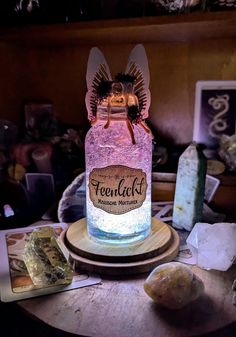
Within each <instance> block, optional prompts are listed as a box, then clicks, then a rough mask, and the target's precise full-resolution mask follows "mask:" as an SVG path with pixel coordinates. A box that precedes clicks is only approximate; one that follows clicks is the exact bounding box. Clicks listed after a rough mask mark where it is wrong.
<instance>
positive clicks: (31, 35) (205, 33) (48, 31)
mask: <svg viewBox="0 0 236 337" xmlns="http://www.w3.org/2000/svg"><path fill="white" fill-rule="evenodd" d="M234 37H236V11H230V12H205V13H200V12H198V13H190V14H182V15H169V16H156V17H144V18H131V19H116V20H101V21H91V22H77V23H65V24H51V25H41V26H25V27H14V28H1V29H0V41H4V42H9V43H14V44H32V43H33V44H34V43H36V44H48V43H51V42H52V41H53V42H54V43H63V44H64V43H65V42H68V43H76V44H91V43H93V44H94V43H95V42H96V44H99V43H109V44H110V43H114V44H117V43H125V42H131V43H137V42H156V41H160V42H188V41H197V40H206V39H218V38H234Z"/></svg>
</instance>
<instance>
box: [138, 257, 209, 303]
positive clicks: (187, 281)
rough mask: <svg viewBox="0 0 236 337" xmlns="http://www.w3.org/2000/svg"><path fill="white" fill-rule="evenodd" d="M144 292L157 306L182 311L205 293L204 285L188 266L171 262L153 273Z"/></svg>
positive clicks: (157, 268) (145, 284) (145, 285)
mask: <svg viewBox="0 0 236 337" xmlns="http://www.w3.org/2000/svg"><path fill="white" fill-rule="evenodd" d="M144 290H145V292H146V293H147V294H148V295H149V296H150V297H151V298H152V299H153V301H154V302H156V303H157V304H159V305H161V306H163V307H166V308H169V309H181V308H183V307H184V306H186V305H187V304H188V303H190V302H192V301H194V300H196V299H197V298H198V297H199V296H200V295H201V294H202V293H203V291H204V284H203V282H202V280H201V279H200V278H199V277H198V276H197V275H196V274H194V273H193V272H192V270H191V269H190V268H189V267H187V266H186V265H184V264H182V263H180V262H169V263H165V264H162V265H160V266H158V267H156V268H155V269H154V270H153V271H152V272H151V274H150V275H149V276H148V278H147V279H146V281H145V283H144Z"/></svg>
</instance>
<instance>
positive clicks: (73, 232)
mask: <svg viewBox="0 0 236 337" xmlns="http://www.w3.org/2000/svg"><path fill="white" fill-rule="evenodd" d="M171 242H172V231H171V229H170V227H169V226H168V225H167V224H165V223H164V222H162V221H160V220H158V219H156V218H153V219H152V230H151V234H150V235H149V236H148V237H147V238H146V239H145V240H143V241H139V242H137V243H135V244H122V245H119V246H116V245H109V244H106V243H105V244H102V243H98V242H96V241H95V240H93V239H91V238H90V237H89V236H88V234H87V224H86V218H83V219H80V220H79V221H77V222H75V223H73V224H72V225H71V226H70V227H69V228H68V230H67V233H66V245H67V246H68V247H69V248H70V249H71V250H72V251H73V252H74V253H75V254H77V255H79V256H81V257H85V258H88V259H91V260H94V261H105V262H125V263H127V262H131V261H141V260H144V259H147V258H151V257H154V256H157V255H159V254H161V253H163V252H164V251H165V250H166V249H167V248H168V247H169V245H170V244H171Z"/></svg>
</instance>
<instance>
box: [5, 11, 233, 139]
mask: <svg viewBox="0 0 236 337" xmlns="http://www.w3.org/2000/svg"><path fill="white" fill-rule="evenodd" d="M235 26H236V12H235V11H234V12H233V11H232V12H228V13H201V14H196V13H193V14H190V15H182V16H181V15H180V16H166V17H154V18H139V19H130V20H127V19H122V20H111V21H110V20H108V21H102V22H100V21H97V22H83V23H82V22H80V23H75V24H67V25H51V26H39V27H22V28H20V27H18V28H17V29H16V28H15V29H14V28H12V29H10V28H9V29H3V28H2V29H1V30H0V40H1V41H2V43H1V46H2V47H1V54H0V74H1V78H4V81H2V84H0V88H1V89H2V90H0V111H1V113H0V114H1V118H7V119H13V120H16V121H19V118H20V116H21V115H22V110H23V105H24V103H25V102H26V101H30V100H37V101H43V100H50V101H51V102H53V104H54V107H55V114H56V116H57V117H58V118H59V119H60V120H62V121H63V122H66V123H72V124H75V125H79V126H81V127H83V128H85V129H87V128H88V127H89V124H88V123H87V112H86V109H85V104H84V97H85V93H86V85H85V83H86V82H85V75H86V66H87V60H88V55H89V50H90V48H91V47H93V46H98V47H99V48H100V49H101V50H102V51H103V52H104V54H105V57H106V59H107V61H108V64H109V66H110V68H111V72H112V74H113V75H114V74H116V73H118V72H121V71H124V69H125V66H126V63H127V59H128V56H129V53H130V51H131V49H132V47H133V46H134V45H135V44H136V43H143V44H144V46H145V49H146V52H147V56H148V60H149V68H150V76H151V78H150V80H151V82H150V89H151V96H152V103H151V108H150V119H149V120H150V122H151V124H152V126H153V130H154V131H155V134H156V135H157V141H160V140H166V139H168V141H169V142H172V143H174V144H187V143H189V142H190V141H191V139H192V130H193V113H194V95H195V83H196V81H198V80H233V79H235V78H236V67H235V65H236V45H235V35H236V29H235ZM118 42H119V43H122V44H119V43H118ZM111 46H112V48H111Z"/></svg>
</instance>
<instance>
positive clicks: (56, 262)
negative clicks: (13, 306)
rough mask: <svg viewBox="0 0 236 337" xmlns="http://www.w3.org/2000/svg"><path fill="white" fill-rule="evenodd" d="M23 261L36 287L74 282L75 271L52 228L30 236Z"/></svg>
mask: <svg viewBox="0 0 236 337" xmlns="http://www.w3.org/2000/svg"><path fill="white" fill-rule="evenodd" d="M23 259H24V262H25V265H26V267H27V270H28V273H29V275H30V277H31V279H32V281H33V283H34V285H36V286H48V285H58V284H69V283H71V281H72V277H73V269H72V268H71V266H70V264H69V263H68V262H67V259H66V257H65V255H64V253H63V251H62V249H61V248H60V246H59V244H58V242H57V240H56V238H55V235H54V231H53V229H52V228H51V227H48V226H45V227H40V228H38V229H35V230H34V231H33V232H32V233H31V234H30V235H29V237H28V239H27V241H26V244H25V247H24V252H23Z"/></svg>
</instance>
